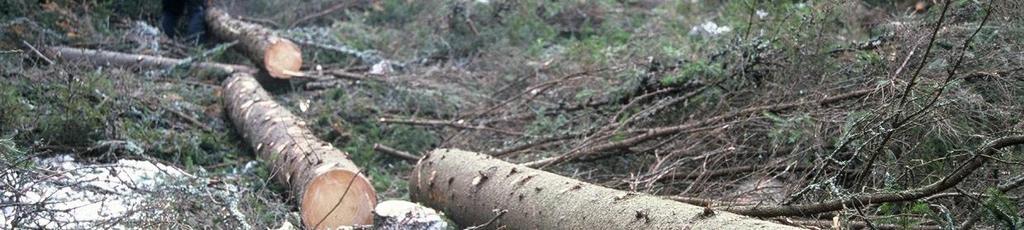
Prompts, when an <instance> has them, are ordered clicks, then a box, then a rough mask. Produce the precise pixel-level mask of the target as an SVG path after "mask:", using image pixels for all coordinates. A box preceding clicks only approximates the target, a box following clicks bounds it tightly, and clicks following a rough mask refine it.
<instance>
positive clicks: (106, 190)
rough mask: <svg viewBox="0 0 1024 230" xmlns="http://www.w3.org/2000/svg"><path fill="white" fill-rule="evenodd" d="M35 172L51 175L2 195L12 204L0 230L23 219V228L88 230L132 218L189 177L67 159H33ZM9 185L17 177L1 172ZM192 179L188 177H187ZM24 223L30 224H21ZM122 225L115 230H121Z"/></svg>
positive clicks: (155, 167)
mask: <svg viewBox="0 0 1024 230" xmlns="http://www.w3.org/2000/svg"><path fill="white" fill-rule="evenodd" d="M35 163H36V168H37V169H40V171H41V172H43V173H45V174H46V176H49V177H48V178H46V179H45V180H38V181H32V182H29V184H25V185H24V186H21V187H20V189H22V190H21V191H18V192H17V193H14V192H9V191H5V192H3V193H2V194H0V202H3V203H13V204H15V205H16V206H7V207H4V208H3V209H2V210H0V212H2V213H0V214H3V215H2V217H3V218H2V219H0V220H2V223H0V228H8V227H12V226H11V225H12V223H11V221H13V220H12V219H14V218H21V224H23V225H28V226H27V227H39V228H45V229H54V228H70V229H87V228H91V227H95V226H94V224H111V223H102V222H104V221H107V220H110V219H112V218H129V219H130V218H132V216H133V214H132V212H133V211H135V209H136V207H137V206H139V205H140V204H142V203H144V202H146V197H147V196H148V195H147V193H154V192H158V191H156V190H157V187H158V186H161V185H163V184H165V183H167V182H168V181H169V180H171V179H174V178H181V177H183V176H189V175H188V174H187V173H185V172H183V171H181V170H179V169H177V168H174V167H171V166H167V165H163V164H159V163H152V162H148V161H137V160H125V159H122V160H119V161H117V162H116V163H112V164H92V165H88V164H82V163H79V162H75V159H74V157H72V156H70V155H60V156H56V157H51V158H45V159H36V160H35ZM4 173H6V175H8V177H9V178H2V179H4V180H7V181H18V179H17V177H19V175H17V174H16V172H13V171H10V170H6V169H5V170H4ZM189 177H191V176H189ZM17 205H36V206H35V207H34V208H37V209H41V210H49V211H43V212H38V213H19V211H22V212H25V210H26V209H18V208H17V207H19V206H17ZM25 220H28V221H25ZM122 227H123V226H117V228H122Z"/></svg>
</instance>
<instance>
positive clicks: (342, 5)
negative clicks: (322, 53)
mask: <svg viewBox="0 0 1024 230" xmlns="http://www.w3.org/2000/svg"><path fill="white" fill-rule="evenodd" d="M352 2H357V1H341V2H338V4H334V5H333V6H331V7H328V8H327V9H324V10H322V11H320V12H317V13H315V14H310V15H306V16H305V17H302V18H300V19H299V20H295V21H294V22H292V23H291V24H288V28H294V27H295V26H298V25H299V24H302V23H305V22H306V21H309V20H313V19H316V18H319V17H323V16H324V15H327V14H330V13H333V12H334V11H338V10H340V9H342V8H345V7H348V6H350V5H351V3H352Z"/></svg>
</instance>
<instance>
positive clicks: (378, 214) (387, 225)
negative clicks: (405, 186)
mask: <svg viewBox="0 0 1024 230" xmlns="http://www.w3.org/2000/svg"><path fill="white" fill-rule="evenodd" d="M373 214H374V217H373V218H374V220H373V225H374V227H373V228H374V229H377V230H444V229H447V227H448V223H447V222H445V221H444V219H443V218H441V215H440V214H438V213H437V211H434V210H433V209H430V208H428V207H424V206H422V205H419V204H416V203H412V202H408V201H404V200H389V201H384V202H380V204H377V207H376V208H374V209H373Z"/></svg>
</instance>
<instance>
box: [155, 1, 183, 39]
mask: <svg viewBox="0 0 1024 230" xmlns="http://www.w3.org/2000/svg"><path fill="white" fill-rule="evenodd" d="M162 3H163V4H162V6H163V8H162V9H161V13H160V30H163V31H164V34H167V37H170V38H174V37H175V35H177V33H175V28H176V27H177V25H178V18H179V17H181V14H182V13H184V12H185V3H184V1H181V0H163V1H162Z"/></svg>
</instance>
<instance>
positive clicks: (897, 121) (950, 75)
mask: <svg viewBox="0 0 1024 230" xmlns="http://www.w3.org/2000/svg"><path fill="white" fill-rule="evenodd" d="M950 2H951V1H950V0H946V4H945V6H943V8H942V12H943V14H942V15H943V16H942V17H940V18H939V24H938V25H936V26H935V27H936V28H935V33H938V30H939V27H941V26H942V20H943V18H945V12H946V7H948V6H949V4H950ZM991 15H992V3H989V6H988V11H987V13H985V17H984V18H982V19H981V24H979V25H978V28H977V29H975V30H974V33H972V34H971V36H970V37H968V38H967V40H964V43H963V46H962V48H961V49H960V56H959V57H957V59H956V63H955V64H953V66H952V68H950V69H948V70H947V71H946V73H947V76H946V79H945V80H944V81H943V82H942V85H941V86H940V87H939V88H938V89H936V90H935V93H934V94H933V95H932V98H931V100H929V101H928V103H927V104H926V105H925V106H924V107H921V108H920V109H918V110H916V111H915V112H914V113H911V114H910V115H908V116H906V117H904V118H902V119H901V118H900V114H902V112H900V113H896V115H895V117H894V119H893V125H892V128H890V129H887V131H886V132H885V134H884V136H883V138H882V142H881V144H879V145H878V148H876V149H875V151H874V152H872V153H871V156H870V157H869V158H868V162H867V164H866V166H865V167H864V170H863V171H861V172H860V174H858V175H857V177H858V178H862V179H863V178H866V176H867V175H868V174H870V173H871V170H872V169H873V168H874V167H873V166H874V163H875V159H876V158H877V157H878V155H879V154H880V153H881V152H882V150H883V148H885V147H886V145H888V143H889V141H890V140H891V138H892V135H893V134H895V133H896V132H897V131H899V130H900V128H902V127H903V126H904V125H906V124H908V123H910V121H911V120H913V119H914V118H917V116H920V115H922V114H924V113H925V112H926V111H928V110H929V109H931V108H932V107H934V106H935V103H937V102H938V100H939V97H940V96H942V93H943V92H945V90H946V86H948V85H949V83H950V82H951V81H953V79H954V78H955V76H956V70H957V69H959V68H960V64H961V63H963V60H964V56H965V55H966V54H967V47H969V46H970V44H971V41H973V40H974V37H975V36H977V35H978V32H981V29H982V28H984V27H985V23H986V22H988V19H989V16H991ZM934 36H935V34H932V42H931V43H934V42H935V37H934ZM931 43H929V44H928V49H927V50H925V54H924V55H925V56H924V59H927V58H928V52H929V51H931V46H932V44H931ZM919 65H920V66H918V68H917V70H916V71H915V72H914V77H913V78H912V79H911V81H910V83H909V84H908V85H907V89H906V90H904V92H903V96H902V97H901V99H900V104H899V108H900V109H901V111H902V108H903V107H904V103H905V102H906V98H907V95H909V94H910V90H911V88H910V87H911V86H913V85H914V81H915V79H917V77H918V75H919V74H920V72H921V68H923V66H924V65H925V60H921V63H920V64H919Z"/></svg>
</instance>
